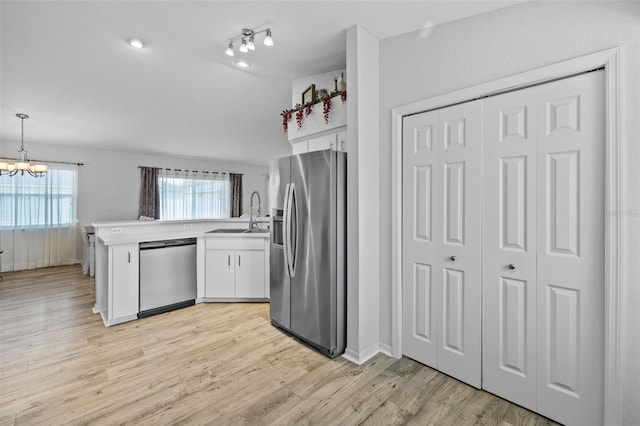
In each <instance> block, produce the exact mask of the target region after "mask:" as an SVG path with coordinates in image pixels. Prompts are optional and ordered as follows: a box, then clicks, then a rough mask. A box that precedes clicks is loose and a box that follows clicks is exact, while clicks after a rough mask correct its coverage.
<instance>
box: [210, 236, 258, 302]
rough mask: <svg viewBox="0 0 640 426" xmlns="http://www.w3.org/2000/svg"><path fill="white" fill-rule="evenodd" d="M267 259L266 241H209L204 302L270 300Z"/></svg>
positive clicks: (227, 239) (232, 239) (217, 239)
mask: <svg viewBox="0 0 640 426" xmlns="http://www.w3.org/2000/svg"><path fill="white" fill-rule="evenodd" d="M267 256H268V240H267V239H266V238H250V237H249V238H247V237H244V238H243V237H238V238H217V237H213V238H206V239H205V300H206V299H224V300H225V301H232V300H233V299H238V300H255V299H260V300H264V299H266V298H268V289H267V286H268V280H267V278H266V277H267V276H268V270H267V266H268V258H267ZM214 301H215V300H214Z"/></svg>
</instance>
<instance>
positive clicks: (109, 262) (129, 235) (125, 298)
mask: <svg viewBox="0 0 640 426" xmlns="http://www.w3.org/2000/svg"><path fill="white" fill-rule="evenodd" d="M255 222H256V227H257V228H258V229H259V230H260V231H259V232H244V233H242V232H211V231H213V230H216V229H225V230H229V231H231V230H234V229H240V228H244V229H249V218H230V219H211V220H191V221H120V222H97V223H93V224H92V225H93V226H94V228H95V237H96V248H95V256H96V260H95V263H96V283H95V286H96V289H95V294H96V302H95V305H94V307H93V311H94V313H100V315H101V316H102V320H103V322H104V324H105V325H106V326H111V325H116V324H120V323H123V322H127V321H132V320H136V319H137V318H138V313H139V306H140V299H139V295H140V255H139V247H140V243H148V242H153V241H165V240H174V239H187V238H195V239H196V241H197V243H196V265H197V267H196V277H197V278H196V280H197V297H196V300H195V302H196V303H202V302H220V301H224V302H234V301H267V300H268V298H269V285H268V284H269V280H268V277H269V257H268V256H269V232H268V230H267V229H268V226H269V219H268V218H258V219H256V220H255ZM223 250H224V253H223ZM216 255H223V256H227V257H225V259H227V260H228V262H227V263H228V264H227V263H224V264H223V263H221V262H217V263H216ZM232 256H239V257H233V263H232V262H231V257H232ZM238 263H240V266H239V267H238V265H237V264H238ZM232 266H233V268H232Z"/></svg>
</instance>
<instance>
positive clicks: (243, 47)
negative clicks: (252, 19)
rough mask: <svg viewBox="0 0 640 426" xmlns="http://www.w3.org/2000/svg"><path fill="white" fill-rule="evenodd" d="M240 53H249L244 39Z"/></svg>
mask: <svg viewBox="0 0 640 426" xmlns="http://www.w3.org/2000/svg"><path fill="white" fill-rule="evenodd" d="M240 51H241V52H242V53H247V52H248V51H249V48H248V47H247V40H246V39H244V38H243V39H242V42H241V43H240Z"/></svg>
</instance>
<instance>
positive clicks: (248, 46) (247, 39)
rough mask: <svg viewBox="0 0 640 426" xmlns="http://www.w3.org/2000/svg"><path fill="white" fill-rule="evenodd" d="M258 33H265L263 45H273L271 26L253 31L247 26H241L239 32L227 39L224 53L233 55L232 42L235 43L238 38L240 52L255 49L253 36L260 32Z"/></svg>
mask: <svg viewBox="0 0 640 426" xmlns="http://www.w3.org/2000/svg"><path fill="white" fill-rule="evenodd" d="M260 33H265V37H264V45H265V46H273V39H272V38H271V28H267V29H264V30H260V31H254V30H251V29H249V28H243V29H242V33H241V34H238V35H237V36H235V37H233V38H231V39H229V45H228V46H227V50H226V51H225V53H226V54H227V55H228V56H233V55H234V51H233V43H235V42H236V41H238V40H240V47H239V49H238V50H240V51H241V52H242V53H247V52H249V51H250V50H255V49H256V45H255V37H256V34H260Z"/></svg>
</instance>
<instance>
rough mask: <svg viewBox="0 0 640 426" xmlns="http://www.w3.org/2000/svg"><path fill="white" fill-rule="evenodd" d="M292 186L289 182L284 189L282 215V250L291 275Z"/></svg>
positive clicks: (288, 272)
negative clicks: (290, 206)
mask: <svg viewBox="0 0 640 426" xmlns="http://www.w3.org/2000/svg"><path fill="white" fill-rule="evenodd" d="M290 186H291V184H289V183H288V184H287V185H286V186H285V189H284V213H283V215H282V232H283V234H284V235H283V236H282V251H283V252H284V266H285V268H286V270H287V276H289V277H290V276H291V271H290V266H289V250H290V249H289V245H290V244H289V234H290V233H291V232H290V229H289V228H290V226H291V225H290V222H291V217H290V216H289V214H290V208H289V205H290V202H291V200H290Z"/></svg>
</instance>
